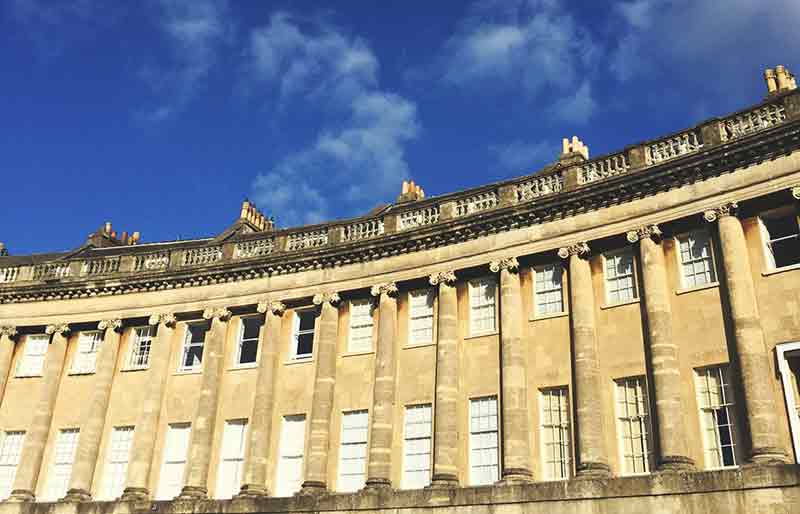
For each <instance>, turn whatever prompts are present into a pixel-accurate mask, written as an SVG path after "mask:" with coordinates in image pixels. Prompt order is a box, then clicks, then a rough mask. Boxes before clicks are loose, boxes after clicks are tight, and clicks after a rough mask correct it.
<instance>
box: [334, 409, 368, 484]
mask: <svg viewBox="0 0 800 514" xmlns="http://www.w3.org/2000/svg"><path fill="white" fill-rule="evenodd" d="M368 427H369V424H368V414H367V411H365V410H357V411H351V412H345V413H343V414H342V444H341V447H340V448H339V481H338V483H337V489H338V490H339V491H343V492H353V491H358V490H359V489H361V488H362V487H364V482H365V479H366V464H367V431H368Z"/></svg>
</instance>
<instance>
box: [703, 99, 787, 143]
mask: <svg viewBox="0 0 800 514" xmlns="http://www.w3.org/2000/svg"><path fill="white" fill-rule="evenodd" d="M784 121H786V109H785V107H784V105H783V103H781V102H777V103H772V104H768V105H765V106H763V107H759V108H757V109H753V110H751V111H747V112H744V113H741V114H736V115H734V116H731V117H729V118H726V119H724V120H722V121H721V122H720V127H719V129H720V137H721V138H722V141H724V142H726V141H732V140H734V139H738V138H741V137H744V136H748V135H750V134H753V133H755V132H759V131H761V130H766V129H768V128H770V127H774V126H775V125H778V124H780V123H783V122H784Z"/></svg>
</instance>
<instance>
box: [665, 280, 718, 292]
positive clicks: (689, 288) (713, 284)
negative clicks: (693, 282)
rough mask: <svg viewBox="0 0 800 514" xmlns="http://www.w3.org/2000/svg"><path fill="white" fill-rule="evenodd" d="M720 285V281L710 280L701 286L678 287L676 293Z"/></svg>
mask: <svg viewBox="0 0 800 514" xmlns="http://www.w3.org/2000/svg"><path fill="white" fill-rule="evenodd" d="M714 287H719V282H709V283H708V284H701V285H699V286H694V287H687V288H685V289H678V290H677V291H675V294H686V293H694V292H695V291H702V290H703V289H712V288H714Z"/></svg>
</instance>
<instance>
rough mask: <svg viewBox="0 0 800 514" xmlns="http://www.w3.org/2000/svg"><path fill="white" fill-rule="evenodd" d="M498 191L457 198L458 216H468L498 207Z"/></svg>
mask: <svg viewBox="0 0 800 514" xmlns="http://www.w3.org/2000/svg"><path fill="white" fill-rule="evenodd" d="M497 204H498V198H497V191H486V192H483V193H478V194H476V195H471V196H467V197H466V198H460V199H458V200H456V216H467V215H469V214H474V213H476V212H481V211H486V210H489V209H494V208H495V207H497Z"/></svg>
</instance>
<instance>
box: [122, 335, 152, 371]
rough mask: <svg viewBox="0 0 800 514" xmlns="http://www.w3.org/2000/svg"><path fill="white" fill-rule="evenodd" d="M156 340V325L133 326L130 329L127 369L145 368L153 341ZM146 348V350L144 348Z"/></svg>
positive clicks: (147, 365) (147, 366)
mask: <svg viewBox="0 0 800 514" xmlns="http://www.w3.org/2000/svg"><path fill="white" fill-rule="evenodd" d="M155 340H156V327H155V326H153V325H146V326H143V327H133V330H132V331H131V348H130V351H129V352H128V359H127V362H128V365H127V366H125V369H127V370H135V369H147V368H149V367H150V356H151V355H152V353H153V343H155ZM145 348H146V350H145Z"/></svg>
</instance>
